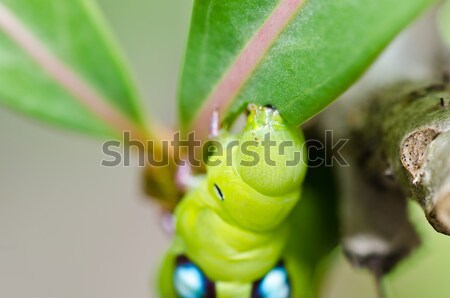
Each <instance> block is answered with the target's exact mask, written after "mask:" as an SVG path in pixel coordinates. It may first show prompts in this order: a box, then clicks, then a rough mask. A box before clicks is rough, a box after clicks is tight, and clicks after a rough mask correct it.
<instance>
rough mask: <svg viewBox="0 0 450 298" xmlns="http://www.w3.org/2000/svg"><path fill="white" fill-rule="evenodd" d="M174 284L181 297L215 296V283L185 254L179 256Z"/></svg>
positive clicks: (203, 297) (200, 297)
mask: <svg viewBox="0 0 450 298" xmlns="http://www.w3.org/2000/svg"><path fill="white" fill-rule="evenodd" d="M173 285H174V288H175V292H176V293H177V295H178V297H180V298H205V297H208V298H210V297H211V298H214V297H215V290H214V284H213V283H212V282H210V281H209V280H208V279H207V278H206V277H205V275H204V274H203V272H202V271H201V270H200V268H198V267H197V266H196V265H195V264H194V263H192V262H191V261H190V260H189V259H187V258H186V257H185V256H179V257H177V261H176V266H175V270H174V273H173Z"/></svg>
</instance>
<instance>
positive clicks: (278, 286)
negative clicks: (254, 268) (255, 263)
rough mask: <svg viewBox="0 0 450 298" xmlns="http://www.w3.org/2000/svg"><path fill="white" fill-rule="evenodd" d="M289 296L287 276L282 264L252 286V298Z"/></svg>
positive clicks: (285, 297)
mask: <svg viewBox="0 0 450 298" xmlns="http://www.w3.org/2000/svg"><path fill="white" fill-rule="evenodd" d="M290 295H291V285H290V283H289V276H288V273H287V271H286V268H285V267H284V265H283V264H282V263H280V264H278V265H277V266H276V267H275V268H273V269H272V270H270V271H269V272H268V273H267V274H266V275H265V276H264V277H263V278H262V279H260V280H258V281H257V282H255V283H254V284H253V289H252V298H288V297H289V296H290Z"/></svg>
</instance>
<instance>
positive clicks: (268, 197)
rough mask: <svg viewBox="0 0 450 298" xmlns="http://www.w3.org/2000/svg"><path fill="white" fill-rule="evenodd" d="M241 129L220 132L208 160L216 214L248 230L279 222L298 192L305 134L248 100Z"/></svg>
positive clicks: (293, 203)
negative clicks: (226, 133) (216, 149)
mask: <svg viewBox="0 0 450 298" xmlns="http://www.w3.org/2000/svg"><path fill="white" fill-rule="evenodd" d="M249 110H250V113H249V115H248V118H247V123H246V126H245V128H244V130H243V131H242V132H241V133H240V134H238V135H236V136H233V135H223V136H222V138H221V139H219V142H220V144H221V147H222V150H218V152H216V154H214V155H213V156H212V157H211V158H210V160H209V163H208V169H207V173H208V174H207V181H208V186H207V187H208V190H209V193H210V195H211V199H212V200H214V206H215V207H216V209H217V210H218V212H220V214H221V215H222V216H224V217H226V218H229V219H230V220H232V221H235V222H236V223H238V224H239V225H242V226H244V227H245V228H248V229H251V230H267V229H272V228H273V227H275V226H277V225H278V224H279V223H280V222H281V221H282V220H283V219H284V218H285V217H286V215H287V214H288V213H289V211H290V210H291V209H292V208H293V206H294V205H295V203H296V202H297V200H298V198H299V196H300V185H301V183H302V181H303V178H304V175H305V172H306V163H305V162H304V161H305V159H304V157H305V154H304V151H303V149H304V148H303V143H304V140H303V136H302V135H301V133H300V132H299V131H298V130H296V129H295V128H293V127H290V126H289V124H287V123H286V122H285V121H284V120H283V118H282V117H281V116H280V114H279V113H278V111H276V110H275V109H273V108H269V107H261V106H256V105H251V106H250V107H249Z"/></svg>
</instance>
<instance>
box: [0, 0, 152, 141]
mask: <svg viewBox="0 0 450 298" xmlns="http://www.w3.org/2000/svg"><path fill="white" fill-rule="evenodd" d="M0 86H1V88H0V103H1V104H3V105H6V106H8V107H11V108H12V109H15V110H18V111H21V112H24V113H26V114H28V115H29V116H32V117H34V118H38V119H41V120H45V121H47V122H51V123H53V124H57V125H60V126H64V127H68V128H72V129H76V130H79V131H83V132H86V133H91V134H97V135H102V136H105V135H112V134H117V132H121V131H122V130H140V127H142V126H143V120H142V118H141V115H140V112H139V109H138V106H137V102H136V95H135V91H134V87H133V86H132V84H131V82H130V78H129V74H128V73H127V71H126V69H125V67H124V62H123V60H122V57H121V55H120V53H119V52H118V49H117V47H116V45H115V44H114V42H113V41H112V39H111V35H110V34H109V32H108V31H107V28H106V26H105V24H104V23H103V20H102V18H101V15H100V14H99V12H98V10H97V7H96V6H95V2H94V1H90V0H73V1H59V0H39V1H27V0H2V1H0Z"/></svg>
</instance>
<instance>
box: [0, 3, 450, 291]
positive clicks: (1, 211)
mask: <svg viewBox="0 0 450 298" xmlns="http://www.w3.org/2000/svg"><path fill="white" fill-rule="evenodd" d="M98 2H99V5H100V7H101V8H102V10H103V12H104V14H105V16H106V18H107V20H108V21H109V23H110V25H111V26H112V30H113V32H114V33H115V34H116V37H117V39H118V40H119V42H120V44H121V45H122V49H123V50H124V52H125V54H126V56H127V57H128V60H129V62H130V64H131V68H132V70H133V72H134V75H135V79H136V81H137V84H138V89H139V91H140V94H141V95H142V98H143V100H144V106H145V107H146V112H147V114H149V115H150V117H152V118H153V119H156V120H159V121H160V122H162V123H164V124H167V125H176V110H175V96H176V87H177V80H178V75H179V67H180V63H181V58H182V55H183V51H184V47H185V40H186V35H187V31H188V24H189V16H190V9H191V4H192V2H191V1H190V0H189V1H186V0H184V1H173V0H169V1H149V0H133V1H123V0H122V1H119V0H100V1H98ZM419 26H422V25H420V24H419ZM423 38H425V39H427V38H429V36H427V35H424V36H423ZM416 42H417V40H416ZM93 46H95V45H93ZM422 46H423V47H426V43H423V45H422ZM390 51H391V52H390V53H387V54H385V55H384V59H389V58H390V59H392V56H393V55H394V56H393V57H395V51H394V50H393V49H392V47H391V49H390ZM412 51H413V52H414V51H417V49H415V48H414V50H412ZM419 52H420V51H419ZM425 52H426V51H425ZM427 53H428V52H426V53H425V54H423V53H422V54H420V55H428V56H426V57H429V56H430V54H429V53H428V54H427ZM398 54H399V53H397V55H398ZM402 54H403V53H402ZM408 55H409V56H411V55H412V56H411V57H409V59H410V60H411V61H412V60H414V59H415V58H414V57H416V56H414V53H413V54H411V53H409V54H408ZM408 55H406V56H408ZM431 56H432V54H431ZM431 56H430V57H431ZM430 57H429V59H432V58H430ZM417 68H419V69H420V66H417V65H416V69H417ZM374 69H375V70H374V71H372V72H371V73H369V74H368V75H367V77H369V78H372V79H373V78H374V77H376V74H377V73H378V74H379V73H380V66H379V65H377V66H375V67H374ZM377 69H378V72H377ZM393 69H394V68H393ZM381 72H382V71H381ZM394 72H395V71H394ZM423 72H426V71H423ZM390 74H391V75H392V72H391V73H390ZM387 77H388V78H389V76H387ZM388 78H386V77H385V78H384V80H387V79H388ZM0 138H1V140H0V153H1V154H0V297H10V298H15V297H99V298H100V297H149V296H150V297H154V296H155V294H154V293H155V291H154V288H153V283H152V281H153V280H154V278H155V274H156V272H157V270H158V264H159V261H160V259H161V257H162V256H163V253H164V251H165V249H166V248H167V247H168V244H169V241H170V237H169V236H167V235H165V234H164V233H163V231H162V230H161V228H160V224H159V222H160V214H159V212H158V208H157V207H156V206H154V205H152V204H151V203H150V202H149V201H148V200H146V199H145V197H144V195H143V193H142V192H141V184H140V181H141V177H140V170H139V169H137V168H134V167H131V168H125V167H122V166H120V167H116V168H104V167H102V166H100V163H101V161H102V159H103V158H104V155H103V153H102V152H101V144H102V142H101V141H100V140H95V139H89V138H86V137H83V136H79V135H76V134H72V133H68V132H65V131H61V130H58V129H54V128H51V127H48V126H45V125H42V124H40V123H37V122H34V121H31V120H28V119H25V118H24V117H22V116H20V115H17V114H13V113H11V112H10V111H8V110H5V109H0ZM412 209H413V210H415V211H414V217H416V218H417V220H416V221H417V222H419V223H421V227H420V229H421V230H423V231H424V232H423V233H424V234H425V235H426V239H424V242H425V243H426V245H424V247H423V248H422V249H421V250H420V251H419V252H416V253H415V254H414V256H413V258H412V259H411V260H409V261H407V262H405V264H403V265H402V266H401V267H400V268H398V270H396V272H394V274H393V276H392V277H390V278H389V280H388V281H387V286H388V291H389V292H390V293H391V294H392V297H424V296H427V297H432V296H433V297H444V296H445V295H443V293H447V294H448V293H449V292H446V291H445V289H446V288H447V289H450V286H449V285H447V283H446V279H447V278H448V274H447V273H450V270H449V269H447V267H449V265H450V258H449V257H447V256H446V252H447V251H450V242H449V241H448V238H447V237H445V236H442V235H439V234H437V233H435V232H434V231H432V229H431V227H429V226H428V224H427V223H426V222H425V220H424V218H423V215H422V214H421V211H420V210H418V208H417V206H412ZM335 258H336V262H335V264H334V265H333V267H332V268H331V270H330V272H329V274H328V277H327V280H326V282H325V287H324V291H323V297H374V296H375V291H374V287H373V281H372V278H371V276H369V275H368V274H367V273H366V272H364V271H359V270H355V269H351V268H350V267H349V265H348V263H347V262H346V261H345V260H344V259H343V257H342V256H341V254H340V251H339V250H336V253H335ZM448 295H450V294H448ZM448 295H447V296H448Z"/></svg>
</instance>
